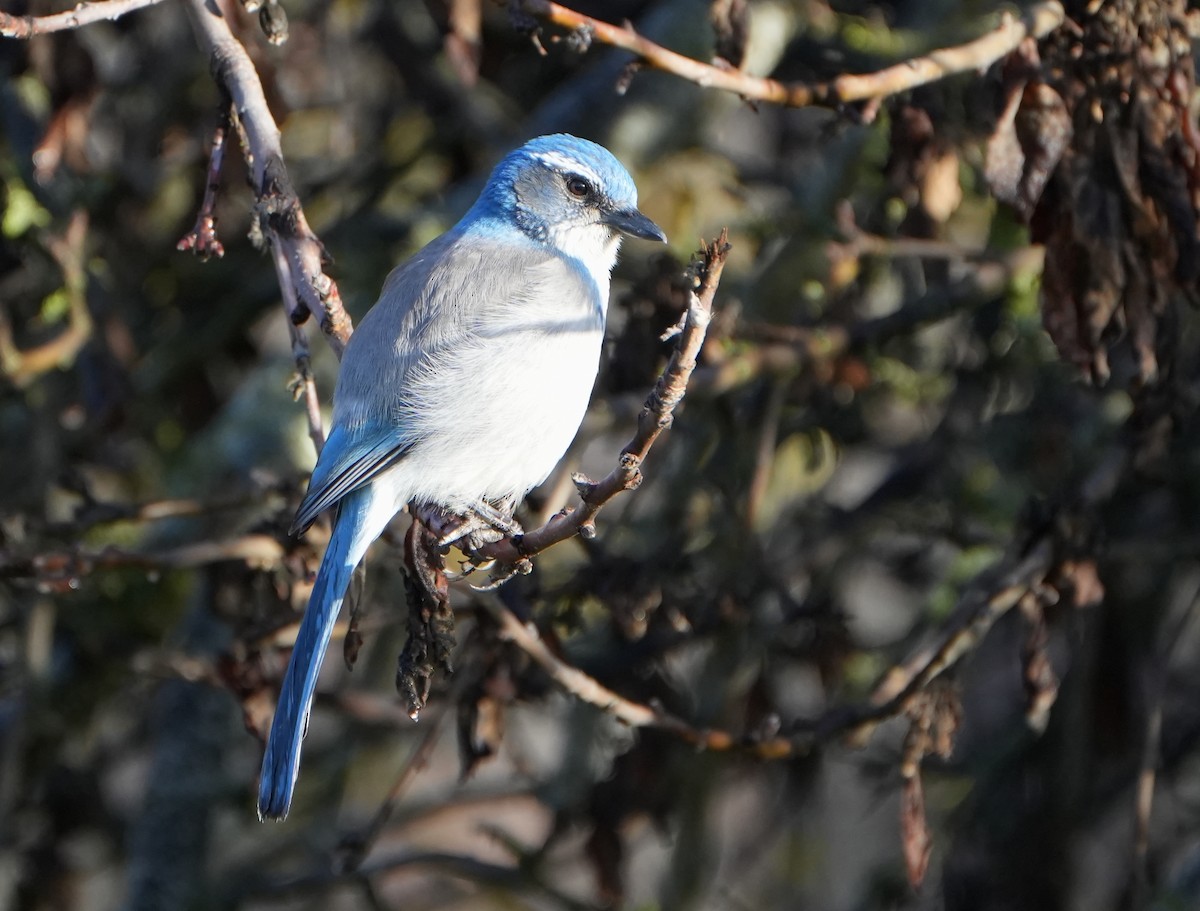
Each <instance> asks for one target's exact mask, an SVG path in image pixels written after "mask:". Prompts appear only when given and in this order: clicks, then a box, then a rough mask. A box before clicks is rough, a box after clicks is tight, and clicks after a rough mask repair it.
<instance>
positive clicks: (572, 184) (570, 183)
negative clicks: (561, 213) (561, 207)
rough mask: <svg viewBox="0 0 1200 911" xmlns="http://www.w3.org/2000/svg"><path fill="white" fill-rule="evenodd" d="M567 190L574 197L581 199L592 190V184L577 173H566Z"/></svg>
mask: <svg viewBox="0 0 1200 911" xmlns="http://www.w3.org/2000/svg"><path fill="white" fill-rule="evenodd" d="M567 192H568V193H570V194H571V195H572V196H574V197H575V198H576V199H583V198H584V197H585V196H588V195H590V194H591V192H592V185H591V184H590V183H588V182H587V181H586V180H584V179H583V178H582V177H580V176H579V175H578V174H568V175H567Z"/></svg>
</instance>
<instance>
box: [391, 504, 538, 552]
mask: <svg viewBox="0 0 1200 911" xmlns="http://www.w3.org/2000/svg"><path fill="white" fill-rule="evenodd" d="M515 510H516V504H515V503H512V502H511V501H508V500H505V501H503V502H502V503H501V505H500V506H499V507H496V506H493V505H492V504H491V503H488V502H486V501H483V500H480V501H479V502H478V503H476V504H474V505H473V506H471V508H470V510H469V511H468V512H466V513H455V512H450V511H449V510H447V509H444V508H443V507H440V506H433V505H424V504H423V505H420V506H416V507H415V512H416V515H417V517H418V518H419V519H420V520H421V521H422V522H423V523H425V525H426V526H427V527H428V528H429V530H430V531H432V532H433V533H434V535H436V537H437V542H438V546H439V547H449V546H450V545H451V544H458V545H459V546H460V547H461V549H462V550H464V551H471V550H477V549H479V548H480V547H483V546H484V545H485V544H493V543H495V542H496V541H499V540H500V539H501V538H504V537H506V536H512V535H519V534H521V532H522V528H521V524H520V523H519V522H518V521H517V520H516V519H515V518H514V517H513V512H514V511H515Z"/></svg>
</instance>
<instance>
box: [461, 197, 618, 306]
mask: <svg viewBox="0 0 1200 911" xmlns="http://www.w3.org/2000/svg"><path fill="white" fill-rule="evenodd" d="M460 227H467V229H468V230H471V231H476V232H479V233H481V234H487V235H491V236H495V237H499V236H503V235H505V234H508V235H512V236H514V237H515V236H520V237H521V238H522V239H523V240H525V241H527V242H530V243H534V244H537V245H538V246H542V247H545V248H546V249H548V250H552V251H554V252H556V253H558V254H559V255H560V256H562V257H563V258H565V259H568V260H570V261H571V262H572V263H573V264H574V265H575V266H576V267H577V268H580V269H582V270H583V271H584V272H585V273H587V274H588V275H589V276H590V277H591V278H592V280H593V281H595V282H596V284H597V286H598V287H599V288H601V289H603V290H604V291H605V294H604V295H603V296H605V297H607V288H608V284H609V276H610V274H611V273H612V270H613V266H614V265H616V262H617V253H618V251H619V250H620V248H621V235H620V234H619V233H618V232H616V231H614V230H612V229H611V228H609V227H608V226H607V225H599V224H596V225H555V224H550V223H547V222H546V221H545V220H543V219H540V218H536V217H535V216H533V215H532V214H531V213H530V212H529V211H528V210H527V209H523V208H521V207H520V206H516V205H508V206H505V205H502V204H500V203H498V202H497V201H496V200H491V199H480V200H479V202H477V203H476V204H475V207H474V208H472V210H471V211H470V212H468V213H467V215H466V216H465V217H464V218H463V221H462V222H461V223H460Z"/></svg>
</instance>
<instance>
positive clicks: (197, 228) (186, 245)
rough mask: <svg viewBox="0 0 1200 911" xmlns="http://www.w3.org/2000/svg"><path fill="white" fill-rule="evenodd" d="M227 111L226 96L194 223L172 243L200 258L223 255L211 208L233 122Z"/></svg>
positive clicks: (213, 140)
mask: <svg viewBox="0 0 1200 911" xmlns="http://www.w3.org/2000/svg"><path fill="white" fill-rule="evenodd" d="M230 114H231V112H230V101H229V98H228V97H225V98H223V99H222V101H221V108H220V115H219V117H220V119H219V121H218V122H217V126H216V128H215V129H214V130H213V138H212V147H211V148H210V150H209V153H208V180H207V181H205V184H204V200H203V202H201V203H200V212H199V213H198V214H197V215H196V224H195V225H194V226H193V227H192V230H191V231H189V232H188V233H187V234H185V235H184V236H183V238H182V239H181V240H180V241H179V243H178V244H176V245H175V249H176V250H179V251H181V252H185V251H188V250H191V251H192V252H194V253H195V254H196V255H197V256H199V257H200V258H201V259H208V258H209V257H212V256H215V257H217V259H220V258H221V257H222V256H224V255H225V248H224V247H223V246H222V245H221V242H220V241H219V240H217V219H216V215H215V214H214V213H213V210H214V209H215V208H216V204H217V191H218V190H219V189H220V188H221V166H222V164H223V163H224V161H225V140H226V138H227V137H228V135H229V130H230V127H231V126H232V123H231V122H230Z"/></svg>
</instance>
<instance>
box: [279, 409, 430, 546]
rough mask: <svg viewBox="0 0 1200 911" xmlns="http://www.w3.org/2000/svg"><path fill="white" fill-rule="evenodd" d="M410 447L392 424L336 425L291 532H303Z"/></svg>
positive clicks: (297, 512)
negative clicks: (388, 425)
mask: <svg viewBox="0 0 1200 911" xmlns="http://www.w3.org/2000/svg"><path fill="white" fill-rule="evenodd" d="M409 448H410V444H409V443H408V442H407V441H406V440H404V439H403V438H401V437H400V436H399V434H398V433H397V432H396V430H395V428H392V427H378V426H375V425H368V426H366V427H362V426H359V427H356V428H354V429H347V428H346V427H345V426H344V425H335V426H334V427H333V429H332V430H331V431H330V432H329V439H328V440H326V441H325V448H324V449H322V450H321V457H320V458H319V459H317V467H316V468H314V469H313V474H312V479H311V480H310V481H309V482H308V493H307V494H305V495H304V500H303V502H301V504H300V508H299V509H298V510H296V517H295V518H294V519H292V527H291V529H290V533H291V534H294V535H296V534H300V533H301V532H303V531H304V530H305V529H306V528H308V526H310V525H312V524H313V522H315V521H316V519H317V516H319V515H320V514H321V513H323V512H324V511H325V510H327V509H329V507H331V506H333V505H334V504H335V503H337V502H338V501H339V500H341V499H342V497H344V496H346V494H348V493H350V492H351V491H353V490H357V489H358V488H360V487H362V486H364V485H366V484H369V483H370V482H371V481H372V480H373V479H374V478H375V477H376V476H377V475H378V474H379V473H380V472H382V471H385V470H386V469H388V468H390V467H391V466H392V465H395V464H396V462H397V461H399V460H400V459H401V458H403V457H404V454H405V453H406V452H407V451H408V450H409Z"/></svg>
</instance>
